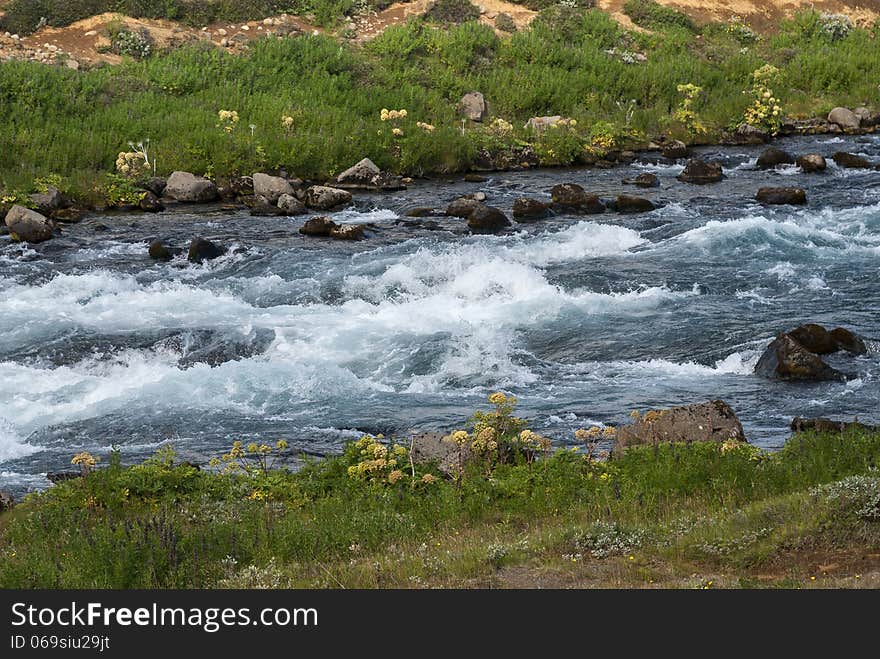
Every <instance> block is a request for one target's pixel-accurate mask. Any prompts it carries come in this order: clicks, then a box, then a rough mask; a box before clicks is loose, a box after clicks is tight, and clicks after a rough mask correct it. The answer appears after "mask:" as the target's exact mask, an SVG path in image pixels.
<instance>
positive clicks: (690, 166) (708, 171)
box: [676, 158, 724, 185]
mask: <svg viewBox="0 0 880 659" xmlns="http://www.w3.org/2000/svg"><path fill="white" fill-rule="evenodd" d="M676 178H677V179H678V180H679V181H682V182H683V183H693V184H695V185H705V184H707V183H717V182H718V181H720V180H721V179H723V178H724V170H723V169H722V168H721V163H717V162H706V161H705V160H700V159H699V158H691V159H690V160H688V162H687V165H685V167H684V171H683V172H682V173H681V174H679V175H678V176H676Z"/></svg>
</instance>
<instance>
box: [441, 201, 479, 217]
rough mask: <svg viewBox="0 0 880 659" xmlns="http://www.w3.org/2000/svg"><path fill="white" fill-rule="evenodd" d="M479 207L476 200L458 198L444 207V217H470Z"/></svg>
mask: <svg viewBox="0 0 880 659" xmlns="http://www.w3.org/2000/svg"><path fill="white" fill-rule="evenodd" d="M479 205H480V202H479V201H477V200H476V199H471V198H469V197H459V198H458V199H454V200H453V201H451V202H450V203H449V205H448V206H447V207H446V215H448V216H449V217H465V218H467V217H470V215H471V213H472V212H473V210H474V209H475V208H476V207H477V206H479Z"/></svg>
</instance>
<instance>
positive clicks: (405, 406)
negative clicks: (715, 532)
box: [0, 136, 880, 493]
mask: <svg viewBox="0 0 880 659" xmlns="http://www.w3.org/2000/svg"><path fill="white" fill-rule="evenodd" d="M781 146H782V147H783V148H788V149H789V150H791V151H794V152H796V153H807V152H811V151H817V152H820V153H823V154H825V155H830V154H831V153H833V152H834V151H837V150H847V151H851V152H856V153H862V154H864V155H866V156H868V157H870V158H873V159H874V160H875V161H876V160H877V159H878V156H880V137H878V136H869V137H851V138H834V137H817V138H798V139H792V140H788V141H784V142H783V143H782V144H781ZM758 152H759V149H757V148H750V147H733V148H711V149H706V150H704V151H703V155H704V156H706V157H712V158H715V157H717V158H719V159H720V160H721V161H722V163H723V164H724V167H725V172H726V174H727V176H728V177H727V179H726V180H725V181H723V182H721V183H718V184H714V185H709V186H694V185H687V184H683V183H679V182H678V181H677V180H676V179H675V178H674V177H675V175H676V174H678V173H679V172H680V171H681V169H682V168H683V167H682V164H677V165H670V164H668V163H654V164H652V163H651V162H649V161H648V160H644V161H642V162H639V163H636V164H634V165H632V166H629V167H621V168H617V169H613V170H541V171H531V172H520V173H500V174H491V175H488V176H489V180H488V181H486V182H485V183H463V182H460V181H459V182H440V181H434V182H419V183H417V184H415V185H414V186H412V187H411V188H410V189H409V190H407V191H405V192H401V193H393V194H389V195H358V196H356V210H355V209H349V210H346V211H343V212H340V213H336V214H334V219H336V220H337V221H348V222H361V223H368V224H369V230H368V236H369V237H368V239H367V240H365V241H362V242H357V243H345V242H336V241H327V240H323V239H314V238H312V239H309V238H305V237H303V236H301V235H300V234H299V233H298V228H299V227H300V226H301V225H302V222H303V218H256V217H250V216H249V215H248V214H247V213H246V212H245V211H240V210H232V211H230V210H223V209H221V208H219V207H216V208H212V209H205V208H199V209H195V208H192V207H189V208H187V207H178V208H175V209H172V210H169V211H168V212H166V213H163V214H160V215H140V214H119V215H103V216H98V215H95V216H91V217H88V218H87V219H85V220H84V221H83V222H81V223H80V224H78V225H73V226H69V227H65V230H64V236H63V237H61V238H56V239H54V240H52V241H49V242H47V243H43V244H41V245H36V246H23V245H15V244H12V243H9V242H8V238H6V237H4V238H2V241H3V242H0V291H2V295H0V487H3V488H6V489H12V490H13V491H16V492H19V493H20V492H24V491H27V490H32V489H41V488H43V487H46V486H47V485H48V481H47V480H46V479H45V475H44V474H45V472H47V471H52V470H57V469H65V468H68V469H69V468H70V467H69V463H70V456H71V455H72V454H73V453H74V452H76V451H80V450H89V451H92V452H93V453H96V454H99V455H106V453H107V451H108V450H109V449H110V447H111V446H112V445H118V446H119V447H121V451H122V456H123V460H124V461H126V462H134V461H137V460H140V459H142V458H144V457H146V456H147V455H150V454H152V453H153V452H154V451H155V450H156V448H157V447H158V446H160V445H162V444H163V443H167V442H171V443H172V444H173V445H174V446H175V448H176V449H177V450H178V452H179V453H180V454H181V455H182V456H184V457H185V458H187V459H191V460H195V461H197V462H205V461H207V460H208V459H209V458H210V457H211V456H213V455H217V454H219V453H220V452H222V451H223V450H224V449H226V448H228V446H229V444H230V443H231V442H232V441H233V440H234V439H243V440H250V439H257V438H260V439H271V440H276V439H281V438H284V439H286V440H287V441H288V442H289V443H290V446H291V448H292V449H293V450H294V452H306V453H310V454H317V455H322V454H327V453H332V452H335V451H339V450H340V448H341V447H342V445H343V443H344V442H345V441H348V440H350V439H352V438H355V437H358V436H359V435H360V434H361V433H362V432H364V431H367V432H385V433H386V434H393V433H397V434H399V435H405V434H406V433H408V432H409V431H410V430H413V429H443V430H446V429H450V428H452V427H455V426H461V425H462V424H463V421H464V419H465V418H466V417H467V416H468V415H469V414H470V413H471V412H472V411H473V410H474V409H476V408H478V407H480V406H483V407H486V395H487V394H488V393H489V392H491V391H494V390H498V389H502V390H504V391H507V392H510V393H513V394H515V395H516V396H517V397H518V398H519V400H520V405H519V408H518V411H519V414H520V415H521V416H525V417H527V418H528V419H529V420H530V421H531V425H532V427H533V428H534V429H535V430H538V431H541V432H543V433H545V434H546V435H547V436H549V437H551V438H552V439H553V440H554V441H555V442H556V443H557V444H558V445H565V444H567V443H573V442H574V437H573V431H574V430H575V429H576V428H579V427H582V426H585V425H589V424H593V423H597V422H602V423H623V422H626V420H627V417H628V414H629V412H630V411H631V410H633V409H641V410H645V409H647V408H651V407H659V406H670V405H677V404H687V403H692V402H699V401H703V400H708V399H711V398H722V399H724V400H725V401H727V402H728V403H729V404H730V405H731V406H732V407H733V408H734V409H735V410H736V412H737V414H738V415H739V417H740V419H741V420H742V422H743V425H744V427H745V430H746V434H747V436H748V437H749V439H750V441H752V442H753V443H755V444H757V445H759V446H762V447H768V448H775V447H779V446H781V445H782V444H783V443H784V441H785V439H786V438H787V436H788V435H789V432H788V425H789V422H790V420H791V418H792V417H793V416H795V415H802V416H818V415H828V416H832V417H835V418H843V419H852V418H853V417H858V418H859V419H860V420H862V421H865V422H869V423H870V422H875V423H876V422H880V411H878V399H880V352H878V344H877V342H876V338H877V337H878V336H880V172H878V171H865V170H841V169H839V168H837V167H836V166H835V165H834V163H833V162H831V161H829V169H828V171H827V172H826V173H824V174H814V175H804V174H801V173H800V171H799V170H798V169H796V168H794V167H788V168H783V169H781V170H779V171H770V172H763V171H757V170H756V169H755V168H754V163H755V158H756V156H757V154H758ZM641 171H651V172H654V173H656V174H657V175H658V176H659V177H660V179H661V187H660V188H655V189H651V190H646V191H644V190H638V189H632V188H630V187H629V186H624V185H622V184H621V179H622V178H624V177H625V176H632V175H634V174H637V173H639V172H641ZM560 182H575V183H579V184H581V185H583V186H584V187H585V188H586V189H587V190H588V191H592V192H596V193H598V194H600V195H603V196H608V197H610V196H614V195H616V194H618V193H620V192H629V193H631V194H639V195H643V196H648V197H650V198H651V199H653V200H655V201H656V202H659V203H662V204H663V206H662V208H660V209H658V210H656V211H654V212H651V213H647V214H641V215H619V214H616V213H606V214H603V215H598V216H588V217H574V216H564V215H562V216H557V217H555V218H553V219H551V220H547V221H542V222H538V223H534V224H515V225H514V227H513V229H512V230H511V231H510V232H509V233H507V234H504V235H497V236H471V235H469V234H468V233H467V231H466V230H463V225H464V221H463V220H458V219H454V218H445V217H442V218H426V219H424V220H414V219H412V218H405V217H403V214H404V212H405V211H406V209H408V208H412V207H415V206H430V207H435V208H443V207H445V205H446V203H448V202H449V201H451V200H452V199H453V198H455V197H457V196H460V195H461V194H466V193H469V192H476V191H478V190H482V191H484V192H485V193H486V194H487V196H488V202H489V203H491V204H493V205H496V206H499V207H500V208H502V209H504V210H505V211H509V210H510V207H511V205H512V203H513V200H514V199H515V198H516V197H518V196H522V195H529V196H535V197H544V198H549V197H548V191H549V188H550V187H551V186H552V185H554V184H556V183H560ZM762 185H799V186H802V187H804V188H806V190H807V195H808V204H807V206H805V207H797V208H796V207H790V206H777V207H762V206H760V205H758V204H756V203H755V202H754V201H753V199H754V193H755V190H756V189H757V188H758V187H760V186H762ZM196 235H201V236H204V237H207V238H209V239H212V240H215V241H218V242H221V243H223V244H225V245H228V246H230V247H231V248H232V249H231V250H230V252H229V253H228V254H227V255H225V256H223V257H221V258H219V259H217V260H214V261H211V262H208V263H205V264H203V265H194V264H189V263H187V262H186V261H185V259H184V258H178V259H175V260H173V261H171V262H168V263H157V262H154V261H151V260H150V259H149V258H148V256H147V243H148V242H149V241H150V240H152V239H153V238H156V237H163V238H167V239H168V240H169V241H170V242H171V243H174V244H178V245H181V246H184V245H186V244H187V243H188V242H189V239H190V238H191V237H193V236H196ZM802 322H818V323H822V324H827V325H830V326H838V325H842V326H845V327H848V328H850V329H852V330H854V331H856V332H858V333H860V334H862V335H863V336H866V337H868V338H872V339H875V341H872V342H869V343H870V346H871V351H870V352H869V354H868V355H865V356H861V357H850V356H846V355H836V356H832V357H831V358H830V361H831V362H832V363H833V364H835V365H837V366H839V367H840V368H842V369H843V370H846V371H850V372H852V373H854V374H855V375H856V377H855V378H854V379H852V380H850V381H848V382H847V383H838V382H832V383H817V384H784V383H775V382H771V381H767V380H763V379H760V378H758V377H756V376H755V375H753V374H752V369H753V367H754V364H755V362H756V361H757V358H758V356H759V355H760V352H761V350H762V348H763V347H764V346H766V344H767V343H768V342H769V340H770V339H771V338H772V337H773V336H774V335H775V334H776V333H777V332H779V331H781V330H785V329H790V328H792V327H794V326H795V325H797V324H800V323H802Z"/></svg>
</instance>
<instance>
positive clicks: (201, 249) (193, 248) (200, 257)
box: [186, 238, 226, 263]
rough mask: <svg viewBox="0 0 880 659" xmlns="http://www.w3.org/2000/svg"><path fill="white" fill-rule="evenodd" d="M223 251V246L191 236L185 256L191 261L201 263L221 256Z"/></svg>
mask: <svg viewBox="0 0 880 659" xmlns="http://www.w3.org/2000/svg"><path fill="white" fill-rule="evenodd" d="M225 253H226V248H225V247H221V246H220V245H217V244H215V243H212V242H211V241H210V240H205V239H204V238H193V239H192V242H191V243H190V244H189V252H188V253H187V256H186V258H187V259H188V260H190V261H192V262H193V263H202V262H203V261H210V260H211V259H216V258H217V257H219V256H223V255H224V254H225Z"/></svg>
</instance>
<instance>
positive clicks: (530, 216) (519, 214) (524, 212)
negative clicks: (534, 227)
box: [513, 197, 550, 222]
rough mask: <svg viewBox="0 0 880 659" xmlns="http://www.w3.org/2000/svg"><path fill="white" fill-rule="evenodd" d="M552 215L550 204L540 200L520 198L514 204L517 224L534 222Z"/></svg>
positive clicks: (514, 216)
mask: <svg viewBox="0 0 880 659" xmlns="http://www.w3.org/2000/svg"><path fill="white" fill-rule="evenodd" d="M548 215H550V204H549V203H547V202H546V201H541V200H540V199H532V198H530V197H519V198H517V199H516V200H515V201H514V202H513V218H514V219H515V220H516V221H517V222H534V221H535V220H543V219H544V218H545V217H547V216H548Z"/></svg>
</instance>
